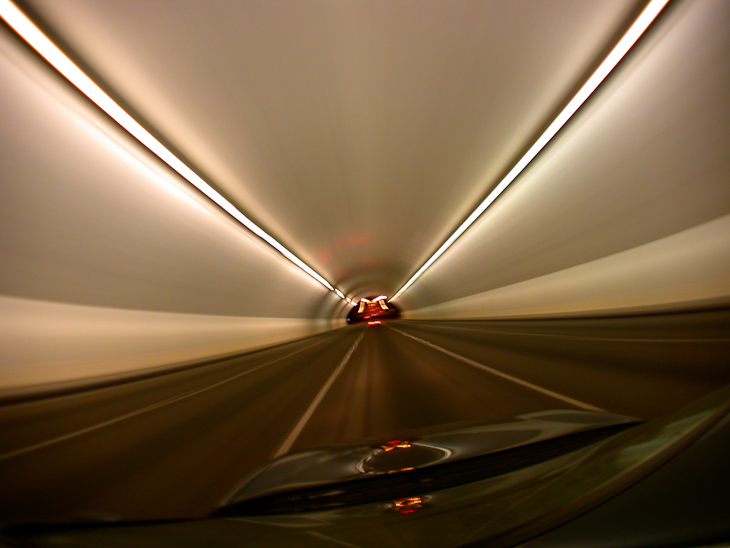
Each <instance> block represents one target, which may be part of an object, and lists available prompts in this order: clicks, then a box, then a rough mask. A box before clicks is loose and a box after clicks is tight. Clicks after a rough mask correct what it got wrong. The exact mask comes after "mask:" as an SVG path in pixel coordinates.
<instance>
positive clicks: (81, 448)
mask: <svg viewBox="0 0 730 548" xmlns="http://www.w3.org/2000/svg"><path fill="white" fill-rule="evenodd" d="M729 326H730V312H729V311H714V312H702V313H691V314H675V315H657V316H644V317H633V318H613V319H606V318H604V319H583V320H549V321H490V322H486V321H459V322H415V321H395V322H384V323H383V325H380V326H366V325H359V326H353V327H348V328H343V329H340V330H337V331H334V332H330V333H326V334H323V335H318V336H315V337H310V338H307V339H303V340H300V341H295V342H292V343H288V344H284V345H279V346H276V347H273V348H269V349H265V350H260V351H256V352H251V353H248V354H246V355H243V356H239V357H236V358H228V359H223V360H220V361H216V362H213V363H209V364H207V365H203V366H200V367H193V368H188V369H185V370H179V371H176V372H174V373H170V374H166V375H159V376H154V377H148V378H143V379H138V380H134V381H130V382H123V383H119V384H115V385H111V386H106V387H102V388H96V389H86V390H82V391H78V392H76V393H67V394H62V395H56V396H52V397H41V398H30V399H27V400H25V401H16V402H13V401H6V402H5V403H3V404H2V405H0V485H1V486H2V488H1V489H0V524H8V523H18V522H29V521H41V522H43V521H55V520H77V519H81V520H115V519H120V518H123V519H127V520H137V519H166V518H189V517H201V516H204V515H206V514H207V513H209V512H210V511H211V510H212V509H214V508H215V507H216V505H217V504H218V503H219V502H220V501H221V500H222V499H223V498H224V497H225V496H226V495H227V494H228V493H230V492H231V490H232V489H234V488H235V486H236V485H238V484H239V483H240V482H241V481H242V480H243V479H244V478H246V477H247V476H248V475H249V474H251V473H252V472H253V471H254V470H255V469H256V468H257V467H259V466H261V465H262V464H264V463H266V462H267V461H269V460H271V459H272V458H273V457H276V456H278V455H282V454H285V453H287V452H289V451H295V450H299V449H304V448H308V447H314V446H320V445H330V444H337V443H346V442H355V441H361V440H365V439H382V438H391V437H397V436H399V435H402V434H403V433H404V432H409V431H412V430H417V429H421V428H427V427H433V426H436V425H449V424H452V423H460V422H464V421H478V420H489V419H496V418H499V417H505V416H510V415H515V414H519V413H525V412H530V411H537V410H542V409H555V408H571V409H573V408H581V409H588V410H599V411H600V410H604V411H608V412H611V413H618V414H623V415H628V416H633V417H638V418H642V419H652V418H657V417H661V416H665V415H667V414H669V413H671V412H672V411H674V410H676V409H679V408H680V407H681V406H682V405H684V404H686V403H689V402H691V401H693V400H695V399H697V398H699V397H701V396H702V395H704V394H707V393H710V392H712V391H714V390H716V389H717V388H720V387H722V386H724V385H725V384H727V383H730V364H729V360H728V357H729V356H730V329H729Z"/></svg>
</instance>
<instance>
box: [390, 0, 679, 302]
mask: <svg viewBox="0 0 730 548" xmlns="http://www.w3.org/2000/svg"><path fill="white" fill-rule="evenodd" d="M668 2H669V0H651V2H649V4H647V6H646V8H644V11H642V12H641V14H640V15H639V17H638V18H637V19H636V21H634V23H633V24H632V25H631V27H630V28H629V30H628V31H626V34H624V35H623V37H622V38H621V39H620V40H619V41H618V43H617V44H616V46H614V48H613V49H612V50H611V52H610V53H609V54H608V56H607V57H606V58H605V59H604V60H603V62H602V63H601V64H600V66H599V67H598V68H597V69H596V70H595V72H594V73H593V74H592V75H591V76H590V78H588V80H587V81H586V83H585V84H583V86H582V87H581V88H580V90H578V92H577V93H576V94H575V96H574V97H573V98H572V99H571V100H570V102H569V103H568V104H567V105H566V106H565V108H564V109H563V110H562V111H561V112H560V114H558V116H557V117H556V118H555V120H553V122H552V123H551V124H550V126H548V128H547V129H546V130H545V131H544V132H543V134H542V135H540V137H539V138H538V139H537V141H535V143H534V144H533V145H532V146H531V147H530V149H529V150H528V151H527V152H526V153H525V155H524V156H523V157H522V158H520V159H519V161H518V162H517V163H516V164H515V165H514V167H512V169H511V170H510V172H509V173H507V175H505V177H504V178H503V179H502V180H501V181H500V182H499V184H498V185H497V186H496V187H495V188H494V190H492V192H490V193H489V195H488V196H487V197H486V198H485V199H484V201H483V202H482V203H481V204H479V206H478V207H477V208H476V209H475V210H474V211H473V212H472V213H471V215H469V217H467V219H466V220H465V221H464V222H463V223H462V224H461V225H460V226H459V228H457V229H456V231H454V233H453V234H452V235H451V236H449V237H448V239H447V240H446V241H445V242H444V243H443V244H442V245H441V247H439V248H438V249H437V250H436V252H435V253H434V254H433V255H431V257H430V258H429V259H428V260H427V261H426V262H425V263H424V264H423V266H421V268H419V269H418V270H417V271H416V273H415V274H414V275H413V276H412V277H411V278H410V279H409V280H408V281H407V282H406V283H405V284H404V285H403V287H401V288H400V289H399V290H398V291H396V293H395V295H393V297H392V298H391V299H390V300H391V301H393V300H395V299H397V298H398V297H399V296H400V295H402V294H403V293H404V292H405V291H406V290H407V289H408V288H409V287H410V286H411V285H412V284H413V282H415V281H416V280H417V279H418V278H420V277H421V275H422V274H423V273H424V272H425V271H426V269H427V268H429V267H430V266H431V265H432V264H433V263H434V262H435V261H436V259H438V258H439V257H440V256H441V255H443V253H444V252H445V251H446V250H447V249H448V248H449V247H451V245H452V244H453V243H454V242H455V241H456V240H457V239H458V238H459V237H460V236H461V235H462V234H463V233H464V232H465V231H466V230H467V229H468V228H469V227H470V226H471V225H472V224H473V223H474V221H476V220H477V219H478V218H479V217H480V216H481V215H482V213H484V211H485V210H486V209H487V208H488V207H489V206H490V205H492V203H493V202H494V201H495V200H496V199H497V198H498V197H499V195H500V194H502V192H504V191H505V189H506V188H507V187H508V186H509V185H510V184H511V183H512V182H513V181H514V180H515V179H516V178H517V176H518V175H519V174H520V173H522V172H523V171H524V169H525V168H526V167H527V166H528V164H529V163H530V162H532V160H533V159H534V158H535V156H537V155H538V154H539V153H540V151H541V150H542V149H543V148H545V146H546V145H547V144H548V143H549V142H550V140H551V139H552V138H553V137H554V136H555V135H556V134H557V133H558V131H560V129H561V128H562V127H563V126H564V125H565V124H566V122H567V121H568V120H569V119H570V118H571V117H572V116H573V114H575V113H576V111H577V110H578V109H579V108H580V107H581V106H583V103H585V101H586V100H587V99H588V98H589V97H590V96H591V94H593V92H594V91H595V90H596V88H598V86H599V85H601V83H602V82H603V80H605V78H606V77H607V76H608V75H609V74H610V73H611V71H612V70H613V69H614V68H615V67H616V65H618V63H619V62H620V61H621V59H623V57H624V56H625V55H626V53H628V51H629V50H630V49H631V48H632V47H633V46H634V44H635V43H636V42H637V41H638V39H639V38H640V37H641V35H642V34H644V32H645V31H646V29H648V28H649V26H651V24H652V23H653V22H654V20H655V19H656V17H657V16H658V15H659V14H660V13H661V11H662V10H663V9H664V7H665V6H666V5H667V3H668Z"/></svg>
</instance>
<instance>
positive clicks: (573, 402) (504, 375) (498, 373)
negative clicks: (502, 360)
mask: <svg viewBox="0 0 730 548" xmlns="http://www.w3.org/2000/svg"><path fill="white" fill-rule="evenodd" d="M388 327H389V329H392V330H393V331H396V332H397V333H400V334H401V335H403V336H404V337H408V338H409V339H413V340H414V341H417V342H419V343H421V344H424V345H426V346H428V347H430V348H433V349H434V350H438V351H439V352H443V353H444V354H446V355H447V356H451V357H452V358H455V359H457V360H459V361H462V362H464V363H466V364H469V365H471V366H473V367H476V368H477V369H482V370H483V371H486V372H488V373H491V374H492V375H496V376H498V377H502V378H503V379H507V380H509V381H512V382H514V383H517V384H520V385H522V386H525V387H527V388H530V389H532V390H535V391H537V392H540V393H542V394H545V395H546V396H550V397H551V398H555V399H558V400H561V401H564V402H566V403H569V404H570V405H574V406H575V407H580V408H581V409H585V410H587V411H599V412H606V410H605V409H601V408H600V407H596V406H594V405H590V404H588V403H585V402H582V401H580V400H576V399H574V398H570V397H568V396H564V395H563V394H558V393H557V392H553V391H552V390H548V389H547V388H543V387H542V386H538V385H536V384H532V383H531V382H527V381H523V380H522V379H518V378H517V377H513V376H512V375H508V374H507V373H503V372H501V371H498V370H497V369H492V368H491V367H487V366H486V365H484V364H481V363H479V362H476V361H474V360H471V359H469V358H466V357H464V356H461V355H459V354H456V353H454V352H451V351H450V350H446V349H445V348H442V347H440V346H438V345H435V344H433V343H430V342H428V341H424V340H423V339H419V338H418V337H415V336H413V335H410V334H408V333H404V332H403V331H401V330H400V329H396V328H395V327H390V326H388Z"/></svg>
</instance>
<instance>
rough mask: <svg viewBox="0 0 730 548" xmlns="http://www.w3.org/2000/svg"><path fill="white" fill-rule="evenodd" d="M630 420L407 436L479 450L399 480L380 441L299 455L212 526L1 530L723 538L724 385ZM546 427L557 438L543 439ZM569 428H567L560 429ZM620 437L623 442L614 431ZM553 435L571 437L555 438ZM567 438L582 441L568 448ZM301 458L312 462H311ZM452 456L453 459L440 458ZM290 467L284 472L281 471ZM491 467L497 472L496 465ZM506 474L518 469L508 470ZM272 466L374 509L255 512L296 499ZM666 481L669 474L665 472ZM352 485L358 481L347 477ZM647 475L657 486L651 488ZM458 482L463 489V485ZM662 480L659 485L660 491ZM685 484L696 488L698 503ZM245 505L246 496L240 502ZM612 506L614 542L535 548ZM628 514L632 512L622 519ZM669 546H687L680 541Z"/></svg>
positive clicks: (479, 542) (452, 544)
mask: <svg viewBox="0 0 730 548" xmlns="http://www.w3.org/2000/svg"><path fill="white" fill-rule="evenodd" d="M569 417H572V419H573V420H569ZM631 422H632V421H631V420H630V419H626V418H623V417H606V416H594V414H592V413H583V412H574V411H569V412H563V411H560V412H547V413H535V414H530V415H522V416H519V417H514V418H513V419H510V420H508V421H505V422H502V423H499V424H496V423H492V424H489V425H486V424H484V425H481V426H478V425H472V426H470V427H462V428H459V429H457V430H455V431H450V432H440V433H439V432H431V433H424V434H423V435H422V436H417V437H413V438H411V437H408V441H409V443H419V444H423V445H424V446H425V445H428V446H429V447H436V446H437V447H439V448H440V449H441V450H445V449H446V448H447V447H446V446H447V443H446V441H447V440H448V439H449V437H450V436H452V435H455V434H456V432H458V431H465V436H464V437H461V436H457V438H459V439H462V440H467V439H470V438H471V439H472V440H473V441H472V442H470V443H466V442H462V443H457V442H455V441H454V440H450V445H448V450H449V451H450V452H451V453H450V454H449V455H448V456H447V455H446V454H445V453H444V452H443V451H442V456H440V457H436V458H438V460H437V462H436V463H435V464H434V463H431V464H429V463H421V464H419V467H417V468H414V470H406V471H403V470H401V471H399V472H396V473H388V470H387V468H389V466H388V465H386V466H384V467H382V468H377V469H375V468H373V469H369V468H368V466H366V464H367V463H368V462H372V458H371V460H370V461H368V455H370V456H373V455H376V454H377V455H382V453H378V452H377V450H378V448H380V449H383V446H382V445H377V444H371V445H363V444H361V445H359V446H351V447H339V448H330V449H329V450H321V451H319V450H318V451H309V452H303V453H301V454H296V453H295V454H291V455H289V456H288V457H283V458H281V459H279V460H278V461H274V462H272V463H271V464H270V465H268V466H267V467H265V468H264V469H262V470H261V471H260V472H259V473H258V474H256V475H254V476H253V477H252V478H251V479H250V480H249V481H248V482H246V484H245V485H243V486H242V487H241V488H240V489H238V490H237V491H236V493H234V495H233V496H232V497H230V499H229V502H230V505H229V506H226V507H223V508H220V509H219V510H218V511H217V512H216V513H215V514H213V515H211V516H210V517H209V518H206V519H202V520H176V521H167V522H164V521H163V522H137V523H130V522H127V523H108V524H100V523H89V524H78V523H76V524H48V525H45V526H44V525H40V524H27V525H20V524H19V525H16V526H12V527H9V528H7V529H5V530H3V531H2V538H3V540H7V541H8V542H9V543H10V544H11V545H13V546H32V547H35V548H38V547H47V548H52V547H57V546H66V547H68V548H72V547H73V548H86V547H89V546H95V547H98V548H102V547H104V548H120V547H122V546H150V547H152V546H154V547H155V548H168V547H169V548H173V547H174V548H201V547H206V548H207V547H209V546H216V547H220V548H234V547H235V548H240V547H242V546H251V547H254V546H256V547H258V546H267V547H270V548H292V547H297V548H322V547H325V546H326V547H330V546H331V547H332V548H336V547H340V546H351V547H356V548H371V547H378V548H401V547H403V546H418V547H419V548H421V547H422V548H456V547H459V548H462V547H467V546H468V547H469V548H475V547H477V546H489V547H491V548H506V547H515V546H522V545H523V543H525V542H526V541H530V539H533V540H534V541H535V542H537V544H536V545H535V546H550V547H551V548H553V547H557V546H560V547H561V548H562V547H566V548H567V547H573V546H590V547H591V548H594V547H595V548H599V547H603V546H636V547H637V548H638V547H641V548H656V547H657V546H670V545H671V546H693V547H699V546H706V545H708V544H717V543H718V542H720V541H726V540H727V539H728V538H730V526H728V524H730V520H729V519H727V518H728V513H729V512H728V508H730V504H729V503H730V495H728V493H730V478H728V475H727V474H726V472H725V470H726V466H725V462H727V459H728V453H729V451H728V449H727V448H728V447H730V439H729V436H730V386H728V387H726V388H725V389H722V390H720V391H718V392H716V393H714V394H711V395H708V396H707V397H705V398H702V399H701V400H698V401H697V402H695V403H693V404H691V405H689V406H687V407H685V408H684V409H683V410H681V411H679V412H678V413H676V414H674V415H672V416H671V417H667V418H665V419H661V420H657V421H652V422H649V423H644V424H641V425H638V426H635V427H630V426H631ZM541 423H544V424H543V426H544V429H541V428H538V426H537V425H538V424H541ZM601 423H602V424H601ZM548 424H552V425H553V426H554V427H555V428H556V430H551V427H550V426H548ZM563 428H566V429H567V430H561V429H563ZM490 429H491V431H492V432H493V433H494V436H499V435H500V433H501V432H507V431H510V430H512V429H515V430H516V431H518V432H520V431H532V432H533V434H531V435H534V436H535V437H534V438H531V439H532V440H533V442H532V443H530V442H529V441H527V437H525V439H524V440H523V441H520V439H517V438H510V439H507V438H506V437H505V438H503V440H502V442H501V443H497V442H496V441H495V439H492V440H490V441H489V442H485V441H484V440H481V441H477V440H479V439H480V438H481V436H480V435H477V431H480V430H482V431H484V432H486V431H490ZM621 429H624V431H623V432H619V433H616V430H621ZM560 431H562V432H565V433H564V434H563V435H559V434H558V432H560ZM442 436H443V438H441V445H437V444H436V443H435V441H434V438H440V437H442ZM551 436H552V437H551ZM487 437H491V436H487ZM590 438H593V441H589V442H588V443H586V439H590ZM535 440H542V441H535ZM571 440H572V441H571ZM575 440H578V441H579V442H580V443H578V444H576V443H575ZM385 441H386V442H387V441H396V440H385ZM400 441H405V440H400ZM481 442H484V443H488V444H487V445H484V446H482V447H488V448H489V449H488V450H490V451H492V452H491V453H488V454H486V455H480V456H478V457H467V456H466V455H467V453H466V452H468V451H471V449H469V448H470V447H471V448H473V447H474V444H476V443H481ZM490 444H493V445H490ZM358 448H359V449H358ZM368 448H369V451H370V452H368V451H367V449H368ZM556 448H557V450H556ZM403 449H407V448H403ZM546 449H547V450H546ZM358 450H359V451H360V452H359V453H358ZM383 450H384V449H383ZM474 450H475V451H476V449H474ZM348 451H349V453H348ZM363 451H364V452H363ZM307 453H311V455H310V456H309V457H308V456H307ZM346 454H350V455H356V456H357V458H353V459H351V460H350V461H349V463H350V464H349V465H347V464H343V465H342V466H341V467H340V470H341V474H340V475H338V479H337V480H335V484H334V485H335V486H334V487H333V484H329V485H323V484H322V482H323V481H324V480H323V479H320V478H314V477H312V474H313V472H312V470H320V468H319V466H317V461H316V459H315V460H310V458H312V456H313V455H320V456H321V457H322V458H325V459H327V458H335V456H336V455H339V456H340V457H342V455H346ZM457 454H458V455H459V456H457ZM297 455H298V457H297ZM434 455H435V454H434ZM515 455H517V456H518V457H520V455H521V456H522V457H524V456H525V455H527V456H528V457H529V458H533V456H534V459H533V460H532V461H530V462H529V463H528V464H526V465H525V462H526V460H524V459H523V460H521V457H520V458H517V459H515V458H514V456H515ZM343 458H344V457H343ZM447 458H448V459H451V460H445V459H447ZM485 459H486V460H485ZM682 459H684V461H683V460H682ZM687 459H689V461H691V462H695V463H702V464H701V465H699V466H697V464H695V465H694V466H693V467H692V468H691V470H690V471H689V472H691V474H690V473H689V472H688V471H687V470H684V469H682V474H684V475H685V476H687V478H688V481H689V485H690V488H689V489H685V490H684V491H682V490H680V491H673V490H672V488H673V487H674V486H675V485H676V484H677V481H676V479H677V478H676V477H674V474H673V473H672V470H670V465H671V464H672V463H674V462H679V463H680V465H682V463H683V462H684V463H685V464H686V462H688V460H687ZM527 460H528V461H529V459H527ZM287 462H288V463H289V466H292V467H291V468H288V466H285V464H286V463H287ZM294 462H299V463H300V464H302V463H307V462H309V463H310V464H314V467H313V468H310V469H309V472H306V470H307V466H304V465H303V464H302V468H301V469H300V470H296V469H295V468H296V467H294V466H293V464H292V463H294ZM475 462H476V463H477V465H478V466H474V467H473V469H479V470H484V469H487V470H491V472H490V474H491V475H489V476H488V477H484V479H477V480H469V479H468V478H466V477H465V475H464V474H463V471H464V470H465V469H466V470H467V471H469V469H470V468H469V465H470V463H475ZM495 462H496V463H497V466H496V467H495V466H493V465H494V463H495ZM282 463H283V464H282ZM358 463H359V464H358ZM398 465H399V466H400V464H398ZM507 465H509V466H512V468H511V469H508V470H507V471H506V472H505V466H507ZM279 467H281V468H279ZM353 467H354V468H353ZM454 467H456V469H457V470H456V473H455V474H446V475H445V476H444V477H446V478H448V477H452V476H453V477H456V478H457V480H459V481H461V483H458V482H455V483H453V484H452V486H450V487H446V488H441V487H438V486H432V487H430V488H429V487H427V486H428V485H433V484H431V483H429V482H426V483H425V484H422V483H421V482H420V481H417V482H416V483H412V482H408V481H406V482H403V479H404V478H407V477H409V476H411V477H413V474H420V476H417V477H420V479H421V480H422V479H424V478H425V479H432V478H436V479H439V478H440V477H442V476H443V475H441V474H440V473H439V471H443V470H447V471H449V470H450V469H453V468H454ZM275 469H278V470H281V471H283V472H286V471H288V474H289V476H288V478H289V479H288V482H289V483H288V484H287V485H289V487H290V488H294V487H295V486H296V488H294V491H297V489H299V491H302V490H304V491H306V490H310V492H311V490H319V492H320V493H324V494H326V495H328V494H330V493H329V492H328V489H330V490H333V491H334V492H337V491H342V492H347V491H348V489H346V488H343V489H340V488H338V487H336V485H339V486H350V487H355V488H354V489H349V491H351V492H354V493H355V494H358V495H359V494H361V493H364V494H367V495H373V499H372V500H370V501H367V502H362V501H360V502H356V503H354V504H343V505H329V506H327V505H325V506H319V507H316V506H315V507H311V506H309V509H306V507H307V506H308V505H310V504H311V503H312V502H315V503H316V502H317V497H312V498H309V499H307V497H306V496H305V497H303V499H302V501H301V502H303V503H304V508H303V509H297V510H295V511H289V510H287V509H284V510H283V511H279V512H257V511H256V510H257V506H259V503H261V502H262V501H263V502H266V499H276V498H278V499H280V500H283V499H289V497H290V495H291V493H292V491H286V492H279V491H278V490H277V489H279V488H280V485H281V484H278V485H270V484H265V483H264V480H266V481H267V482H268V481H270V480H271V479H272V478H273V475H272V474H273V472H272V470H275ZM361 469H362V470H365V471H362V470H361ZM680 469H681V466H680ZM353 470H355V471H353ZM665 470H666V473H663V472H664V471H665ZM492 472H494V473H492ZM675 472H676V470H675ZM320 473H322V474H324V471H322V470H320ZM353 474H357V476H356V477H357V478H365V479H363V480H360V479H352V478H353ZM688 474H689V475H688ZM466 475H469V474H466ZM267 477H268V478H269V479H268V480H267ZM652 478H655V479H657V481H656V482H654V483H652V484H650V485H649V484H646V482H647V481H648V480H651V479H652ZM465 479H466V483H465V482H463V480H465ZM280 480H283V478H280ZM337 482H339V484H338V483H337ZM657 482H658V485H655V484H656V483H657ZM377 483H379V484H381V487H383V489H382V490H378V489H373V488H372V485H374V484H377ZM685 483H687V482H685ZM644 484H646V485H644ZM303 485H304V486H306V487H302V486H303ZM642 485H644V488H643V491H640V492H639V494H636V492H635V491H634V488H635V487H639V488H641V487H642ZM257 486H258V487H257ZM693 486H696V492H695V490H694V489H693V488H692V487H693ZM708 486H712V487H713V488H712V489H710V488H709V487H708ZM254 487H255V488H256V489H257V490H254ZM429 489H430V490H429ZM419 490H420V494H419ZM632 493H634V494H632ZM246 496H251V497H252V498H236V497H246ZM335 496H337V495H335ZM688 502H689V504H690V505H691V506H692V508H691V511H688V507H687V504H688ZM608 503H611V504H614V513H613V514H612V515H611V516H610V518H609V521H610V523H609V524H608V525H607V527H608V529H609V530H610V531H612V532H618V533H616V534H617V535H618V537H620V538H619V541H618V542H605V541H604V540H605V539H603V538H601V536H600V534H599V536H598V538H597V539H594V540H595V542H589V543H584V542H583V540H585V537H586V534H585V531H582V530H581V529H580V527H578V532H577V533H576V532H575V531H573V532H572V533H570V532H567V533H565V534H564V536H563V537H559V538H557V540H556V539H555V538H552V539H551V540H550V539H548V540H547V541H546V543H543V544H540V543H539V541H540V539H542V538H544V536H545V534H546V533H547V532H548V531H551V530H555V531H558V530H559V529H558V528H559V527H560V526H563V525H566V524H567V525H572V524H574V523H576V522H578V521H580V519H581V518H582V516H583V515H588V514H587V513H590V512H591V511H592V510H594V509H597V511H598V510H600V509H601V508H604V507H605V506H607V505H608ZM642 507H653V508H654V509H656V510H657V511H658V512H659V514H661V515H664V514H667V512H669V513H668V514H667V515H670V516H673V517H671V518H669V519H667V520H664V521H661V522H660V530H659V532H658V533H657V532H656V531H655V532H654V533H653V534H649V535H646V534H644V532H645V528H644V527H643V526H642V523H643V522H642V521H641V520H639V521H638V522H636V520H635V518H636V513H637V508H639V509H641V508H642ZM616 508H618V510H619V511H618V513H616V511H615V509H616ZM622 508H626V511H624V512H623V513H622V511H621V509H622ZM251 510H253V511H251ZM672 512H673V513H672ZM703 516H710V517H711V519H709V521H708V520H707V519H704V520H699V521H698V517H703ZM632 520H633V521H635V522H636V524H638V525H637V526H636V527H634V529H633V530H632V529H631V528H630V527H627V524H628V523H630V522H631V521H632ZM567 525H566V526H567ZM565 535H567V536H565ZM614 536H616V535H614ZM677 539H681V541H682V542H680V543H678V542H675V541H676V540H677ZM526 546H527V545H525V548H526ZM530 546H532V544H530Z"/></svg>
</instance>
